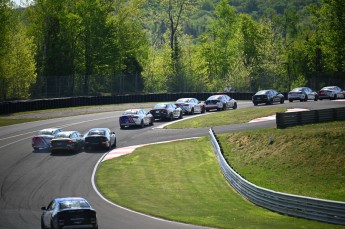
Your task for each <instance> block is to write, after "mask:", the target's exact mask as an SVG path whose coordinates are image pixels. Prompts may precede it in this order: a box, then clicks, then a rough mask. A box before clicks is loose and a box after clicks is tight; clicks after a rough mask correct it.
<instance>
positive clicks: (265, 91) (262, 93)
mask: <svg viewBox="0 0 345 229" xmlns="http://www.w3.org/2000/svg"><path fill="white" fill-rule="evenodd" d="M267 93H268V91H267V90H262V91H258V92H256V95H266V94H267Z"/></svg>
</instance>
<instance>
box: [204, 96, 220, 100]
mask: <svg viewBox="0 0 345 229" xmlns="http://www.w3.org/2000/svg"><path fill="white" fill-rule="evenodd" d="M220 97H222V96H220V95H212V96H211V97H209V98H208V99H207V100H215V99H220Z"/></svg>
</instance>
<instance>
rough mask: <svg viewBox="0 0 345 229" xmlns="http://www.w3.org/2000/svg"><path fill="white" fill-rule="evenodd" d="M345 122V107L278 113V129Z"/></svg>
mask: <svg viewBox="0 0 345 229" xmlns="http://www.w3.org/2000/svg"><path fill="white" fill-rule="evenodd" d="M341 120H345V107H340V108H330V109H322V110H312V111H301V112H288V113H276V124H277V128H279V129H283V128H286V127H289V126H297V125H304V124H310V123H318V122H329V121H341Z"/></svg>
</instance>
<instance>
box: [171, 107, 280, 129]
mask: <svg viewBox="0 0 345 229" xmlns="http://www.w3.org/2000/svg"><path fill="white" fill-rule="evenodd" d="M286 110H287V108H284V107H274V108H264V109H263V108H243V109H237V110H226V111H218V112H208V113H206V115H202V116H199V117H194V118H191V119H186V120H183V121H180V122H176V123H172V124H171V125H168V126H166V127H165V128H167V129H183V128H200V127H212V126H221V125H229V124H240V123H245V122H249V121H251V120H253V119H255V118H261V117H266V116H270V115H274V114H275V113H277V112H285V111H286ZM184 117H186V118H187V117H188V116H184Z"/></svg>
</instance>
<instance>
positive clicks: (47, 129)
mask: <svg viewBox="0 0 345 229" xmlns="http://www.w3.org/2000/svg"><path fill="white" fill-rule="evenodd" d="M59 129H61V128H46V129H42V130H40V131H50V132H54V131H56V130H59Z"/></svg>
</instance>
